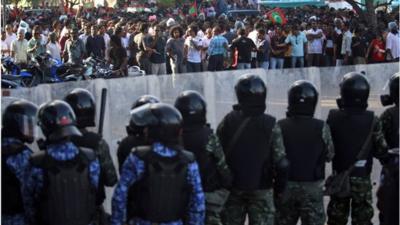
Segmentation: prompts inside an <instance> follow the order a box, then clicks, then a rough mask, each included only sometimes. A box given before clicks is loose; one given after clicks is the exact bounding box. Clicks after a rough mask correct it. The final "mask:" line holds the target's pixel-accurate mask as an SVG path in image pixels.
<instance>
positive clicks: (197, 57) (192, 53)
mask: <svg viewBox="0 0 400 225" xmlns="http://www.w3.org/2000/svg"><path fill="white" fill-rule="evenodd" d="M192 42H194V44H195V45H197V46H203V42H202V40H201V39H200V38H197V37H194V38H193V37H191V36H190V37H187V38H186V40H185V45H186V46H188V56H187V60H188V62H191V63H201V50H197V49H196V48H195V47H194V45H193V43H192Z"/></svg>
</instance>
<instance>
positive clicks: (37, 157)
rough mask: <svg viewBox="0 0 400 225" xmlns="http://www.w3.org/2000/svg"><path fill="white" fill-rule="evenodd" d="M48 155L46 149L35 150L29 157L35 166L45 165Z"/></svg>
mask: <svg viewBox="0 0 400 225" xmlns="http://www.w3.org/2000/svg"><path fill="white" fill-rule="evenodd" d="M46 155H47V153H46V151H39V152H35V153H33V154H32V155H31V157H30V158H29V162H30V163H31V164H32V165H33V166H34V167H43V166H44V159H45V157H46Z"/></svg>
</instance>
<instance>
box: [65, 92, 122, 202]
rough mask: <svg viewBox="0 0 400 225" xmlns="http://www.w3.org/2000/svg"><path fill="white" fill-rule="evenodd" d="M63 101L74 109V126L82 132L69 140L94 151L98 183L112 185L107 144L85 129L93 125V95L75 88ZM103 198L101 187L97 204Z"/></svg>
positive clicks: (114, 174) (114, 176)
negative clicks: (97, 161) (99, 172)
mask: <svg viewBox="0 0 400 225" xmlns="http://www.w3.org/2000/svg"><path fill="white" fill-rule="evenodd" d="M65 101H66V102H67V103H68V104H69V105H70V106H71V108H72V109H73V110H74V113H75V116H76V126H77V127H78V129H79V131H80V132H81V134H82V135H81V136H73V137H71V141H72V142H73V143H74V144H75V145H77V146H78V147H80V148H88V149H91V150H93V151H94V152H95V153H96V156H97V157H98V159H99V162H100V169H101V177H100V185H101V186H108V187H112V186H114V185H115V184H116V183H117V179H118V178H117V172H116V170H115V167H114V164H113V161H112V159H111V155H110V150H109V147H108V144H107V142H106V141H105V140H104V139H103V138H102V136H101V135H100V134H97V133H95V132H92V131H89V130H87V127H94V126H95V121H94V119H95V115H96V105H95V102H94V98H93V95H92V94H91V93H90V92H89V91H87V90H86V89H82V88H76V89H74V90H72V91H71V92H70V93H68V94H67V96H65ZM104 199H105V190H104V187H101V188H100V193H99V195H98V199H97V203H98V205H101V204H102V203H103V201H104Z"/></svg>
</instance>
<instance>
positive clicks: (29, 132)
mask: <svg viewBox="0 0 400 225" xmlns="http://www.w3.org/2000/svg"><path fill="white" fill-rule="evenodd" d="M16 121H17V123H18V129H19V131H20V132H21V134H22V135H23V136H25V137H27V138H29V139H31V138H32V139H33V138H35V137H37V134H38V127H37V125H36V124H37V122H36V117H33V116H27V115H21V114H19V115H17V116H16Z"/></svg>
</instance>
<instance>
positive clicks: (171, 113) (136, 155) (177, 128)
mask: <svg viewBox="0 0 400 225" xmlns="http://www.w3.org/2000/svg"><path fill="white" fill-rule="evenodd" d="M131 119H133V120H134V121H135V124H137V125H138V126H141V127H145V130H146V136H148V137H149V138H150V139H151V142H152V143H153V144H152V145H151V146H139V147H137V148H134V149H133V151H132V153H131V154H130V155H129V156H128V158H127V159H126V160H125V162H124V164H123V167H122V171H121V178H120V181H119V183H118V185H117V187H116V189H115V192H114V195H113V199H112V219H111V224H113V225H117V224H118V225H119V224H123V223H124V222H125V221H124V217H125V211H126V210H127V209H126V207H127V205H128V204H129V205H130V206H131V207H133V208H132V209H129V212H128V214H127V215H126V219H127V223H129V224H138V225H141V224H153V223H154V224H160V223H162V224H166V225H170V224H171V225H172V224H183V221H185V223H187V224H199V225H201V224H204V212H205V203H204V194H203V190H202V187H201V179H200V173H199V169H198V165H197V163H196V162H195V159H194V155H193V154H192V153H190V152H187V151H185V150H183V149H182V148H181V147H180V146H179V145H178V143H179V138H180V132H181V123H182V116H181V114H180V113H179V111H178V110H177V109H175V108H174V107H172V106H170V105H168V104H163V103H155V104H146V105H143V106H141V107H138V108H136V109H134V110H132V111H131ZM131 187H132V188H134V189H135V191H134V193H133V194H134V198H133V199H132V201H134V202H133V204H130V203H128V202H127V195H128V190H129V188H131Z"/></svg>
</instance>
